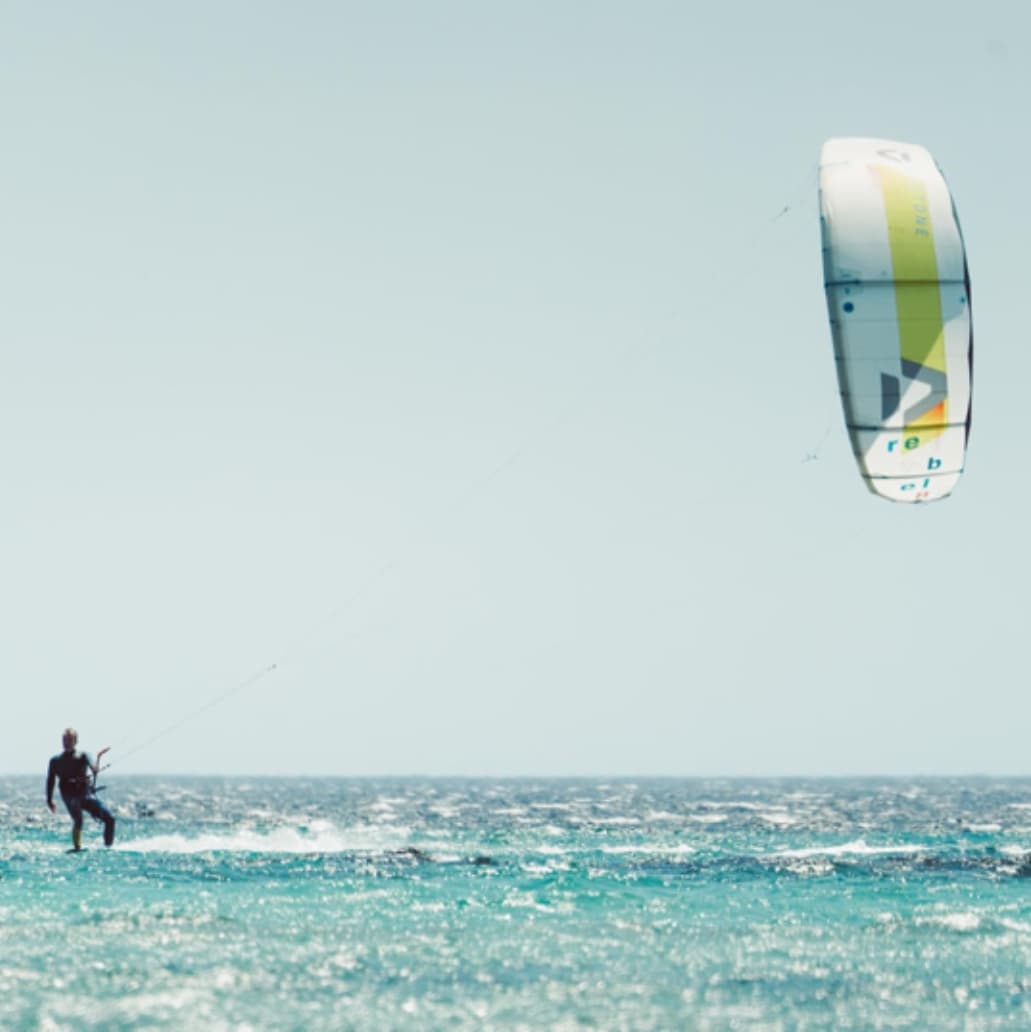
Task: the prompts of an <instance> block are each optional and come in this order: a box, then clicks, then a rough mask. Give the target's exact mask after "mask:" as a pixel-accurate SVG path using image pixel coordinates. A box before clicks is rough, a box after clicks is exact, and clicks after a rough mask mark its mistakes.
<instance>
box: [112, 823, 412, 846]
mask: <svg viewBox="0 0 1031 1032" xmlns="http://www.w3.org/2000/svg"><path fill="white" fill-rule="evenodd" d="M406 840H407V829H396V830H395V831H394V832H393V833H389V832H386V831H385V829H377V830H371V829H368V828H351V829H347V830H342V829H340V828H337V827H336V826H335V825H333V824H331V823H330V822H329V821H313V822H312V823H311V824H309V825H307V826H305V827H280V828H271V829H268V830H264V831H259V830H257V829H254V828H238V829H234V830H231V831H223V832H203V833H201V834H197V835H180V834H170V835H154V836H151V837H149V838H137V839H129V840H128V841H125V842H120V843H118V844H116V845H115V846H114V848H115V849H116V850H119V851H121V852H126V853H180V854H184V853H291V854H303V853H361V852H384V851H387V850H391V849H402V848H404V847H405V846H407V845H409V843H408V842H407V841H406Z"/></svg>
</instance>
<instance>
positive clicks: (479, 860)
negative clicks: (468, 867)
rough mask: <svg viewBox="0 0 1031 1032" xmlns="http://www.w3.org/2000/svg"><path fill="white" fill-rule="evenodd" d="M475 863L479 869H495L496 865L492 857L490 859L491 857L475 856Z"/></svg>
mask: <svg viewBox="0 0 1031 1032" xmlns="http://www.w3.org/2000/svg"><path fill="white" fill-rule="evenodd" d="M473 863H474V864H475V865H476V866H477V867H494V866H495V863H494V861H493V859H492V858H491V857H489V856H474V857H473Z"/></svg>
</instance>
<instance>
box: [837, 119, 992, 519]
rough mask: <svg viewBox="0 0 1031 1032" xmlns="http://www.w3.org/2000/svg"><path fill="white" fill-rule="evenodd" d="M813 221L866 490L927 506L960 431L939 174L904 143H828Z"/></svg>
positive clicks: (951, 264)
mask: <svg viewBox="0 0 1031 1032" xmlns="http://www.w3.org/2000/svg"><path fill="white" fill-rule="evenodd" d="M820 225H821V231H822V238H823V278H824V286H825V289H826V292H827V309H828V312H829V313H830V322H831V332H832V334H833V337H834V354H835V358H836V360H837V366H838V382H839V384H840V386H841V399H842V404H843V406H844V409H845V423H846V425H847V426H848V432H849V437H850V439H851V442H852V450H853V452H854V453H855V456H856V461H857V463H858V464H859V472H860V474H861V475H862V477H863V480H864V481H865V482H866V485H867V487H869V488H870V490H871V491H873V493H874V494H878V495H880V496H881V497H882V498H889V499H891V500H892V501H895V502H933V501H936V500H937V499H939V498H944V497H946V496H947V495H948V494H949V493H950V492H951V491H952V489H953V487H955V485H956V481H957V480H958V479H959V475H960V473H961V472H962V471H963V462H964V458H965V455H966V446H967V437H968V435H969V433H970V385H971V369H972V357H973V352H972V333H971V322H970V277H969V274H968V272H967V263H966V254H965V252H964V249H963V237H962V235H961V234H960V229H959V222H958V220H957V218H956V211H955V208H954V207H953V203H952V197H951V195H950V194H949V188H948V187H947V186H946V185H945V180H944V179H943V178H942V174H941V172H940V171H939V169H938V166H937V165H936V164H935V161H934V159H933V158H932V157H931V155H930V154H929V153H928V152H927V151H926V150H924V148H923V147H918V146H916V145H914V144H911V143H894V142H892V141H890V140H865V139H835V140H828V141H827V142H826V143H825V144H824V145H823V150H822V152H821V154H820Z"/></svg>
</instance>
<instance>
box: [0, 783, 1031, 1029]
mask: <svg viewBox="0 0 1031 1032" xmlns="http://www.w3.org/2000/svg"><path fill="white" fill-rule="evenodd" d="M43 788H44V786H43V778H42V777H39V778H26V777H7V778H0V817H2V820H0V1028H2V1029H4V1030H8V1029H11V1030H21V1029H26V1030H28V1029H32V1030H41V1032H57V1030H65V1029H68V1030H73V1029H74V1030H79V1029H103V1030H118V1029H127V1030H128V1029H148V1030H151V1029H190V1030H197V1029H205V1030H208V1029H213V1030H218V1029H225V1030H230V1029H232V1030H247V1029H290V1030H299V1032H300V1030H305V1032H309V1030H318V1029H334V1030H335V1029H375V1030H383V1029H418V1030H425V1029H431V1030H432V1029H449V1030H450V1029H477V1030H479V1029H527V1030H538V1029H551V1030H577V1029H625V1030H634V1032H637V1030H650V1029H656V1030H660V1029H661V1030H676V1029H701V1030H705V1029H766V1030H789V1029H790V1030H795V1029H919V1030H922V1032H926V1030H946V1029H964V1030H974V1029H1004V1028H1005V1029H1031V780H994V779H988V778H964V779H927V780H920V779H917V780H912V779H891V780H888V779H862V780H854V779H828V780H816V779H785V780H769V779H766V780H740V779H654V780H653V779H627V778H619V779H572V780H570V779H543V778H542V779H499V780H493V779H472V780H462V779H428V778H398V779H387V778H384V779H333V778H313V779H306V778H275V779H265V778H202V777H197V778H193V777H190V778H187V777H175V778H171V777H156V776H155V777H130V776H122V777H114V776H112V777H110V778H109V780H108V783H107V786H106V789H105V791H104V794H103V798H104V799H105V800H106V802H107V804H108V805H109V806H110V807H111V809H112V810H113V812H114V813H115V814H116V815H117V817H118V839H117V842H116V843H115V845H114V847H113V848H111V849H105V848H104V847H103V845H102V838H101V827H100V825H98V824H93V823H92V822H90V821H87V826H86V829H85V833H84V844H85V845H86V846H87V847H88V849H87V850H86V851H84V852H82V853H79V854H68V853H66V849H67V848H68V847H69V845H70V836H69V822H68V820H67V818H66V817H65V816H64V815H63V814H59V815H58V816H57V817H54V816H51V815H50V813H49V812H48V811H47V810H46V809H45V807H44V801H43Z"/></svg>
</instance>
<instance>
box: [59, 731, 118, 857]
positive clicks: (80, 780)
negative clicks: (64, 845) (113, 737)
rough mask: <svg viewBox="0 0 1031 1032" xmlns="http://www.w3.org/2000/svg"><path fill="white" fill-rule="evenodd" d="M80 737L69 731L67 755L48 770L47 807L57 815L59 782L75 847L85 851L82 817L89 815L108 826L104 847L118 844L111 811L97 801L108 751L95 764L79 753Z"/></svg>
mask: <svg viewBox="0 0 1031 1032" xmlns="http://www.w3.org/2000/svg"><path fill="white" fill-rule="evenodd" d="M78 742H79V733H78V732H77V731H76V730H75V728H73V727H66V728H65V729H64V733H63V734H62V735H61V745H62V746H63V747H64V752H61V753H58V754H57V756H55V757H54V758H53V759H52V760H51V761H50V766H49V768H48V769H47V806H49V807H50V812H51V813H56V812H57V807H56V806H55V805H54V782H55V781H56V782H58V785H59V788H60V791H61V798H62V799H63V800H64V805H65V806H66V807H67V809H68V813H69V815H70V816H71V818H72V845H73V846H74V848H75V849H76V850H79V849H82V814H83V811H85V812H86V813H88V814H89V815H90V816H91V817H93V818H94V820H98V821H103V822H104V845H105V846H110V845H111V843H112V842H114V840H115V819H114V817H113V816H112V815H111V812H110V811H109V810H108V808H107V807H106V806H105V805H104V804H103V803H102V802H101V801H100V800H99V799H98V798H97V795H96V778H97V773H98V772H99V771H100V758H101V757H102V756H103V755H104V753H106V752H107V751H108V747H105V748H103V749H101V750H100V752H98V753H97V758H96V760H93V759H92V757H91V756H90V755H89V753H84V752H79V751H78V750H77V749H76V748H75V747H76V745H77V744H78Z"/></svg>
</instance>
